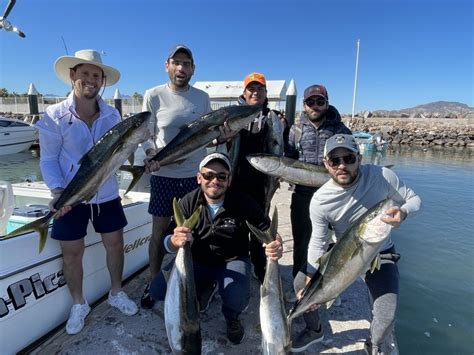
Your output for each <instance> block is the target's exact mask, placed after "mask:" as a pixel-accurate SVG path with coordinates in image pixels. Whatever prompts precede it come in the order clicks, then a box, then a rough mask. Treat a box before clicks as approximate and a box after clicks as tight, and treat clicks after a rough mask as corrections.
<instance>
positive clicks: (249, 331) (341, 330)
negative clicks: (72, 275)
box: [31, 183, 370, 355]
mask: <svg viewBox="0 0 474 355" xmlns="http://www.w3.org/2000/svg"><path fill="white" fill-rule="evenodd" d="M290 201H291V191H289V190H288V185H287V184H286V183H284V184H282V186H281V188H280V189H279V190H278V191H277V193H276V194H275V197H274V199H273V203H274V205H276V206H277V208H278V214H279V233H280V235H281V236H282V238H283V241H284V255H283V257H282V258H281V259H280V269H281V274H282V279H283V287H284V289H285V291H287V290H289V289H290V288H291V287H292V276H291V270H292V253H293V241H292V236H291V224H290ZM272 211H273V209H272ZM147 276H148V270H145V271H143V272H142V273H141V274H139V275H138V276H136V277H135V278H133V279H132V280H131V281H130V282H128V283H127V284H126V285H125V287H124V289H125V291H126V292H127V293H128V295H129V296H130V297H131V298H132V299H133V300H135V301H136V302H137V303H139V302H140V297H141V295H142V292H143V287H144V285H145V283H146V280H147ZM163 307H164V305H163V302H157V304H156V305H155V308H154V309H152V310H146V309H140V311H139V312H138V314H137V315H135V316H132V317H127V316H125V315H122V314H121V313H120V312H119V311H118V310H117V309H115V308H112V307H110V306H109V305H108V304H107V302H106V301H104V302H102V303H99V304H97V305H96V306H95V307H94V308H93V310H92V311H91V313H90V314H89V316H88V317H87V319H86V326H85V327H84V329H83V330H82V332H81V333H79V334H77V335H74V336H71V335H67V334H66V333H65V330H64V327H62V328H61V330H60V331H59V332H58V333H56V334H54V335H53V336H52V337H50V338H49V339H48V340H47V341H46V342H44V343H43V344H41V345H40V346H39V347H38V348H36V349H35V350H33V351H32V352H31V353H32V354H71V355H72V354H170V353H171V349H170V347H169V345H168V339H167V336H166V329H165V322H164V314H163V313H164V312H163ZM258 308H259V285H258V282H257V281H256V280H255V279H252V289H251V298H250V304H249V307H248V309H247V310H246V311H245V312H244V313H243V314H242V317H241V319H242V323H243V325H244V327H245V330H246V335H245V340H244V342H243V343H242V344H239V345H233V344H232V343H230V342H229V340H227V337H226V326H225V320H224V317H223V315H222V313H221V300H220V298H219V295H218V294H217V295H216V297H215V298H214V300H213V302H212V303H211V306H210V307H209V309H208V310H207V311H206V312H205V313H203V314H202V316H201V334H202V340H203V348H202V353H203V354H239V355H242V354H259V353H261V331H260V320H259V310H258ZM289 308H291V304H289V303H287V309H289ZM45 316H46V315H45ZM321 316H322V320H323V328H324V340H323V341H322V342H320V343H318V344H314V345H312V346H311V347H310V348H309V349H308V350H307V351H305V352H304V353H302V354H316V353H321V354H336V353H349V354H364V351H363V344H364V340H365V339H367V338H368V336H369V316H370V308H369V299H368V293H367V289H366V286H365V284H364V283H363V281H362V280H361V279H359V280H358V281H357V282H355V283H354V284H353V285H352V286H351V287H350V288H349V289H347V290H346V291H345V292H344V293H343V294H342V295H341V304H340V305H339V306H332V307H331V308H330V309H329V310H322V311H321ZM32 321H33V320H32ZM303 326H304V324H303V323H302V320H301V319H296V320H295V321H294V324H293V329H292V333H293V334H296V333H297V332H298V331H300V330H301V329H302V327H303Z"/></svg>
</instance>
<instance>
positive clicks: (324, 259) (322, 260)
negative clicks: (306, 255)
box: [316, 251, 330, 275]
mask: <svg viewBox="0 0 474 355" xmlns="http://www.w3.org/2000/svg"><path fill="white" fill-rule="evenodd" d="M329 253H330V251H328V252H326V253H324V254H323V255H321V256H320V257H319V258H318V260H316V264H318V265H319V267H318V272H319V273H320V274H321V275H322V274H324V272H325V271H326V266H327V264H328V261H329Z"/></svg>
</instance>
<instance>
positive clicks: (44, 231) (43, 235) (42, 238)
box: [4, 211, 54, 253]
mask: <svg viewBox="0 0 474 355" xmlns="http://www.w3.org/2000/svg"><path fill="white" fill-rule="evenodd" d="M53 215H54V213H53V212H51V211H49V213H48V214H47V215H46V216H44V217H41V218H38V219H37V220H35V221H33V222H30V223H28V224H25V225H24V226H22V227H20V228H18V229H15V230H14V231H12V232H10V233H8V234H7V235H6V236H5V237H4V239H8V238H12V237H16V236H17V235H20V234H24V233H27V232H32V231H36V232H38V234H39V252H40V253H41V252H42V251H43V249H44V246H45V245H46V239H47V238H48V228H49V221H50V220H51V218H52V217H53Z"/></svg>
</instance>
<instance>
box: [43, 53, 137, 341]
mask: <svg viewBox="0 0 474 355" xmlns="http://www.w3.org/2000/svg"><path fill="white" fill-rule="evenodd" d="M54 70H55V72H56V75H57V76H58V77H59V79H61V80H62V81H64V82H65V83H66V84H68V85H71V86H72V91H71V93H70V94H69V96H68V97H67V99H66V100H64V101H62V102H60V103H58V104H56V105H52V106H49V107H48V108H47V109H46V112H45V114H44V115H43V117H42V119H41V120H40V121H39V122H38V123H37V124H36V127H37V128H38V129H39V139H40V148H41V160H40V167H41V172H42V175H43V178H44V181H45V183H46V185H47V186H48V187H49V189H50V190H51V195H52V196H53V200H52V201H51V203H50V209H51V210H52V211H56V210H55V208H54V202H55V201H56V200H57V198H58V197H59V196H60V195H61V193H62V191H63V190H64V188H65V187H66V186H67V185H68V183H69V182H70V181H71V180H72V178H73V177H74V175H75V174H76V172H77V170H78V169H79V166H80V164H79V160H80V158H81V157H82V156H83V154H84V153H86V152H87V151H88V150H89V149H90V148H91V147H92V146H93V145H94V143H95V142H97V140H98V139H99V138H100V137H101V136H102V135H103V134H104V133H105V132H107V131H108V130H110V129H111V128H112V127H113V126H114V125H116V124H117V123H118V122H119V121H120V115H119V113H118V111H117V110H116V109H115V108H113V107H111V106H109V105H107V104H106V103H105V102H104V100H102V98H101V96H100V95H99V92H100V90H101V88H102V87H105V86H110V85H114V84H115V83H117V81H118V80H119V78H120V72H119V71H118V70H116V69H114V68H112V67H110V66H108V65H105V64H103V63H102V58H101V56H100V53H99V52H97V51H95V50H92V49H84V50H80V51H78V52H76V53H75V55H74V56H64V57H60V58H59V59H58V60H56V62H55V64H54ZM59 215H60V217H59V218H58V219H55V220H54V222H53V228H52V232H51V238H53V239H56V240H58V241H59V243H60V245H61V250H62V254H63V272H64V277H65V278H66V281H67V285H68V288H69V292H70V293H71V297H72V300H73V306H72V308H71V312H70V315H69V319H68V321H67V324H66V332H67V333H68V334H77V333H79V332H80V331H81V330H82V328H83V327H84V320H85V318H86V316H87V315H88V314H89V312H90V307H89V305H88V303H87V300H86V299H85V298H84V296H83V290H82V282H83V269H82V257H83V255H84V237H85V236H86V234H87V225H88V223H89V219H90V220H91V221H92V224H93V225H94V228H95V230H96V232H97V233H100V234H101V236H102V242H103V244H104V247H105V250H106V253H107V267H108V269H109V273H110V279H111V285H112V287H111V290H110V292H109V298H108V302H109V304H110V305H111V306H113V307H116V308H118V309H119V310H120V311H121V312H122V313H124V314H126V315H134V314H135V313H137V311H138V307H137V305H136V304H135V303H134V302H133V301H132V300H130V299H129V298H128V296H127V295H126V294H125V292H123V291H122V272H123V260H124V256H123V227H124V226H125V225H126V224H127V220H126V218H125V214H124V212H123V208H122V205H121V203H120V197H119V194H118V183H117V180H116V178H115V176H112V177H110V178H109V179H108V180H107V181H106V182H105V183H104V184H103V185H102V186H101V187H100V188H99V190H98V191H97V194H96V195H95V196H94V197H93V198H92V199H91V200H90V201H89V202H88V203H87V204H80V205H78V206H76V207H73V208H71V207H70V206H65V207H63V208H62V209H61V210H60V213H59Z"/></svg>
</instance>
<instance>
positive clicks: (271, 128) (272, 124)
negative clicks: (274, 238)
mask: <svg viewBox="0 0 474 355" xmlns="http://www.w3.org/2000/svg"><path fill="white" fill-rule="evenodd" d="M267 126H268V129H267V131H266V134H265V137H264V148H263V150H264V153H267V154H273V155H276V156H283V152H284V149H285V143H284V140H283V131H284V129H285V127H284V126H283V123H282V122H281V120H280V118H279V117H278V116H277V115H276V114H271V115H269V116H268V118H267ZM279 186H280V182H279V180H278V178H277V177H274V176H270V175H266V176H265V181H264V185H263V190H264V193H265V215H267V216H268V215H269V212H270V205H271V203H272V198H273V195H274V194H275V191H276V190H277V189H278V187H279Z"/></svg>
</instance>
